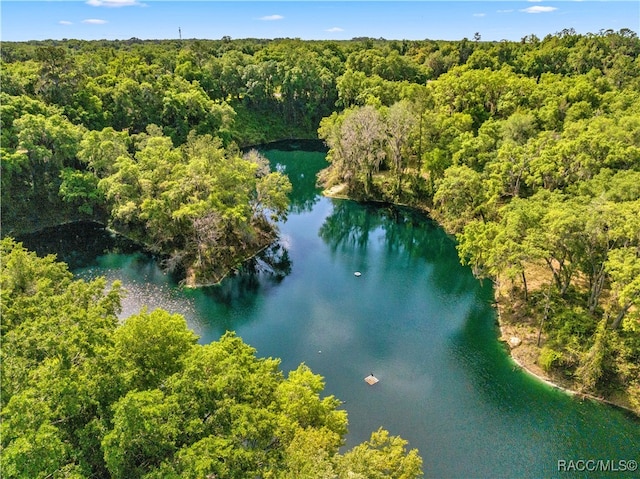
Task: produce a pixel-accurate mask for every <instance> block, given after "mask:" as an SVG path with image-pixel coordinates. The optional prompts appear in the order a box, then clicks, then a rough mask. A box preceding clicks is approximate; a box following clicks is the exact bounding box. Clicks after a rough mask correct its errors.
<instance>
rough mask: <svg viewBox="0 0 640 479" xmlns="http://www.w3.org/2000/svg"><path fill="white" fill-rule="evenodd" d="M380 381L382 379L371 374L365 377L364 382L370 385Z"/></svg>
mask: <svg viewBox="0 0 640 479" xmlns="http://www.w3.org/2000/svg"><path fill="white" fill-rule="evenodd" d="M378 381H380V380H379V379H378V378H377V377H375V376H374V375H373V374H369V375H368V376H367V377H366V378H364V382H366V383H367V384H368V385H369V386H373V385H374V384H375V383H377V382H378Z"/></svg>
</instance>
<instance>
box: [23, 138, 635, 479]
mask: <svg viewBox="0 0 640 479" xmlns="http://www.w3.org/2000/svg"><path fill="white" fill-rule="evenodd" d="M309 146H310V145H309V144H307V143H299V144H288V145H286V146H285V145H283V144H276V145H271V146H270V147H269V148H270V149H267V150H265V151H264V153H265V154H266V155H267V156H268V157H269V159H270V160H271V162H272V165H273V167H275V168H278V169H279V170H280V171H282V172H284V173H286V174H288V175H289V177H290V179H291V181H292V183H293V185H294V190H293V193H292V207H291V213H290V214H289V218H288V220H287V221H286V222H285V223H283V224H282V225H281V226H280V230H281V242H280V244H281V246H282V247H283V248H285V249H286V251H287V254H288V258H289V260H290V264H289V268H287V269H286V270H285V271H284V272H280V274H273V272H270V271H265V270H264V268H260V266H261V264H262V262H261V261H260V260H258V261H257V262H256V263H255V264H254V265H253V267H252V268H248V269H247V271H245V272H243V273H240V274H237V275H236V276H234V277H230V278H227V279H226V280H225V281H224V282H223V283H222V284H221V285H219V286H214V287H208V288H201V289H197V290H190V289H185V288H182V287H180V286H179V285H178V284H177V283H176V281H175V279H174V278H172V277H170V276H168V275H166V274H164V273H163V272H162V271H161V270H160V268H159V266H158V263H157V261H156V259H155V258H153V257H150V256H148V255H145V254H143V253H141V252H139V251H137V250H136V248H135V247H133V246H132V245H130V244H127V243H126V241H123V240H121V239H119V238H117V237H115V236H113V235H110V234H108V233H106V232H105V231H104V230H103V229H101V228H99V227H97V226H95V225H74V226H70V227H67V228H59V229H58V230H57V231H55V232H49V233H47V234H46V239H47V242H46V243H43V242H41V241H40V242H38V241H36V238H34V237H32V238H25V239H24V241H25V245H26V246H31V247H33V248H35V249H36V250H38V251H39V252H42V253H45V252H51V251H57V252H58V253H59V255H60V259H63V260H65V261H68V262H69V263H70V264H71V266H72V269H73V270H74V272H75V273H76V274H77V275H79V276H82V277H85V278H92V277H95V276H100V275H101V276H106V277H108V278H109V279H120V280H121V281H122V282H123V283H124V286H125V288H126V289H127V291H128V296H127V298H126V299H125V301H124V311H123V316H128V315H130V314H132V313H135V312H137V311H138V310H139V309H140V308H141V307H143V306H147V307H148V308H150V309H153V308H156V307H162V308H165V309H167V310H169V311H171V312H178V313H181V314H183V315H184V316H185V317H186V318H187V321H188V323H189V325H190V327H192V328H193V329H194V330H195V331H196V332H197V334H198V335H199V336H200V342H202V343H207V342H210V341H213V340H216V339H217V338H218V337H219V336H220V335H221V334H222V333H223V332H224V331H226V330H234V331H236V332H237V333H238V335H239V336H241V337H242V338H243V340H244V341H245V342H247V343H249V344H250V345H252V346H253V347H255V348H256V349H257V351H258V355H260V356H272V357H279V358H281V359H282V369H283V370H284V371H285V372H286V371H289V370H291V369H294V368H295V367H296V366H297V365H298V364H300V363H301V362H304V363H306V364H307V365H309V366H310V367H311V368H312V369H313V371H314V372H316V373H318V374H321V375H322V376H324V378H325V381H326V388H325V392H326V393H327V394H334V395H335V396H337V397H338V398H339V399H341V400H342V401H344V404H343V407H344V408H345V409H346V410H347V412H348V414H349V431H350V432H349V436H348V437H347V446H351V445H353V444H355V443H358V442H361V441H363V440H366V439H368V437H369V435H370V433H371V431H374V430H376V429H378V428H379V427H384V428H386V429H388V430H389V431H390V432H391V433H393V434H398V435H401V436H402V437H403V438H405V439H407V440H408V441H409V443H410V446H411V447H415V448H418V449H419V451H420V454H421V455H422V457H423V459H424V471H425V476H426V477H437V478H474V477H479V478H499V477H508V478H529V477H530V478H540V477H620V478H622V477H639V476H638V471H624V470H621V469H624V468H628V469H631V468H632V466H633V462H632V461H638V460H639V459H640V457H639V456H640V452H639V451H640V421H638V420H637V419H636V418H633V417H632V416H630V415H628V414H625V413H623V412H621V411H620V410H617V409H615V408H612V407H608V406H604V405H602V404H599V403H595V402H592V401H579V400H576V399H572V398H570V397H569V396H567V395H566V394H564V393H562V392H559V391H557V390H555V389H553V388H551V387H549V386H547V385H545V384H543V383H541V382H539V381H537V380H536V379H534V378H532V377H530V376H528V375H527V374H525V373H523V372H522V371H520V370H518V369H517V368H516V367H515V366H514V364H513V362H512V361H511V360H510V358H509V356H508V354H507V352H506V351H505V348H504V346H503V345H501V344H500V343H499V342H498V341H497V332H496V324H495V311H494V310H493V308H492V290H491V284H490V283H489V282H484V284H482V283H480V282H479V281H477V280H476V279H475V278H474V277H473V276H472V274H471V272H470V270H469V269H468V268H465V267H462V266H460V264H459V261H458V258H457V255H456V250H455V245H454V242H453V241H452V239H451V238H449V237H447V235H445V234H444V232H443V231H442V230H441V229H440V228H439V227H438V226H437V225H435V224H434V223H432V222H431V221H430V220H429V219H428V218H426V217H425V216H423V215H421V214H418V213H415V212H412V211H410V210H406V209H402V208H392V207H380V206H374V205H362V204H358V203H355V202H352V201H346V200H333V199H327V198H323V197H321V196H320V195H319V191H318V189H317V188H316V186H315V175H316V173H317V171H318V170H319V169H321V168H323V167H324V166H325V160H324V153H323V152H322V151H309ZM39 239H40V240H42V235H40V238H39ZM356 271H359V272H361V276H359V277H357V276H355V275H354V272H356ZM370 373H373V374H374V375H375V376H377V377H378V378H379V379H380V382H379V383H378V384H376V385H375V386H369V385H367V384H366V383H365V382H364V381H363V378H364V377H365V376H367V375H368V374H370ZM598 460H600V461H605V463H604V464H602V465H600V466H597V465H596V463H595V462H585V463H580V462H575V463H571V462H570V461H598ZM559 461H565V462H564V464H565V466H564V468H565V469H571V467H572V464H573V465H574V466H576V468H577V469H583V471H573V472H572V471H570V470H566V471H562V470H560V471H559V470H558V464H559ZM606 461H609V462H606ZM621 461H622V462H621ZM560 464H561V468H562V464H563V463H562V462H561V463H560ZM629 466H631V467H629ZM607 467H608V468H609V469H613V471H609V472H589V471H587V470H586V469H587V468H590V469H594V468H599V469H603V468H604V469H606V468H607Z"/></svg>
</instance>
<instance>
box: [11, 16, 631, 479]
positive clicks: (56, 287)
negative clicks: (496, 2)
mask: <svg viewBox="0 0 640 479" xmlns="http://www.w3.org/2000/svg"><path fill="white" fill-rule="evenodd" d="M0 66H1V69H0V73H1V77H0V81H1V84H2V92H1V93H0V109H1V111H0V113H1V115H0V120H1V127H2V128H1V135H2V136H1V147H2V185H1V186H2V192H1V194H2V235H3V236H15V235H17V234H20V233H23V232H26V231H33V230H37V229H40V228H42V227H44V226H49V225H52V224H58V223H62V222H66V221H74V220H77V219H87V218H90V219H93V220H97V221H99V222H102V223H103V224H107V225H109V226H110V227H111V228H113V229H115V230H117V231H119V232H121V233H123V234H125V235H127V236H129V237H131V238H133V239H135V240H136V241H138V242H140V243H141V244H144V245H145V246H146V248H148V249H149V250H150V251H153V252H156V253H158V254H159V255H161V256H162V258H163V263H164V265H165V266H166V268H168V269H170V270H174V271H178V272H179V273H180V274H181V275H182V276H183V277H184V278H185V281H186V282H187V283H188V284H191V285H197V284H205V283H211V282H216V281H218V280H220V278H222V277H223V276H224V275H225V274H227V272H228V271H230V270H231V269H233V268H234V267H236V266H237V265H238V264H240V263H241V262H242V261H243V260H245V259H246V258H247V257H249V256H251V255H252V254H254V253H255V252H256V251H258V250H260V249H262V248H264V247H266V246H267V245H269V244H270V243H271V242H272V241H273V240H274V239H275V238H276V236H277V228H276V222H277V220H280V219H283V218H284V217H286V212H287V207H288V200H287V194H288V192H289V190H290V184H289V182H288V180H287V178H286V177H284V176H283V175H281V174H280V173H278V172H272V171H270V169H269V165H268V162H267V161H266V160H265V159H264V158H262V157H261V156H260V155H259V154H258V153H257V152H256V151H254V150H251V149H250V148H249V147H251V146H252V145H257V144H260V143H264V142H267V141H271V140H276V139H284V138H320V139H322V140H324V141H325V143H326V145H327V147H328V148H329V151H328V160H329V162H330V166H329V168H327V169H326V170H325V171H323V172H322V173H321V175H320V177H319V181H320V182H321V183H322V184H323V185H324V186H325V187H327V189H329V190H330V191H331V192H332V193H333V194H342V195H346V196H349V197H352V198H356V199H361V200H375V201H384V202H393V203H401V204H408V205H411V206H414V207H418V208H424V209H427V210H428V211H429V212H430V214H431V215H432V216H433V217H434V218H435V219H437V220H438V221H439V222H440V223H441V224H442V225H443V227H444V228H445V229H446V230H447V231H448V232H450V233H451V234H452V235H455V236H456V238H457V241H458V250H459V253H460V258H461V261H462V262H463V263H465V264H469V265H470V266H471V268H472V269H473V271H474V273H475V274H476V275H477V276H479V277H482V278H489V279H491V280H492V281H494V282H495V284H496V294H497V299H498V304H499V306H500V311H501V316H502V321H503V322H504V323H509V324H510V325H512V326H514V327H515V328H517V331H519V332H521V336H522V339H523V341H524V342H525V343H528V344H529V345H531V346H532V347H534V351H535V355H536V360H537V363H538V364H539V366H540V367H541V368H542V369H544V370H545V371H547V373H548V374H550V375H552V376H554V377H555V378H558V379H559V380H560V379H561V380H564V381H566V382H567V384H569V385H570V386H571V387H572V388H575V389H578V390H581V391H583V392H586V393H590V394H594V395H598V396H604V397H608V398H612V399H615V400H616V401H617V402H619V403H621V404H624V405H626V406H628V407H631V408H633V409H635V410H636V411H640V380H639V379H638V378H640V186H639V185H640V113H638V112H640V40H639V39H638V37H637V35H636V34H635V33H634V32H633V31H631V30H628V29H622V30H619V31H617V32H616V31H612V30H606V31H601V32H598V33H593V34H587V35H582V34H577V33H575V32H574V31H572V30H563V31H562V32H558V33H557V34H555V35H549V36H547V37H545V38H544V39H539V38H537V37H535V36H534V35H531V36H527V37H524V38H522V40H521V41H520V42H510V41H502V42H483V41H481V38H480V36H479V35H476V36H475V37H474V39H473V40H468V39H463V40H461V41H455V42H454V41H434V40H424V41H388V40H384V39H371V38H359V39H353V40H351V41H341V42H337V41H301V40H297V39H277V40H257V39H245V40H232V39H230V38H223V39H221V40H215V41H214V40H184V41H178V40H171V41H169V40H167V41H141V40H138V39H135V38H133V39H130V40H127V41H80V40H65V41H47V42H25V43H7V42H5V43H3V47H2V51H1V65H0ZM2 254H3V265H2V268H3V269H2V274H3V276H2V313H3V320H2V341H3V348H2V356H3V361H2V368H3V370H2V383H3V384H2V389H3V394H2V415H3V428H4V431H3V434H2V447H3V450H4V451H5V452H3V462H4V465H3V473H4V474H6V475H7V477H21V471H27V470H28V471H29V473H28V474H27V475H26V476H28V477H40V476H41V477H45V476H47V475H48V474H50V473H51V472H52V471H59V472H58V474H59V475H60V476H61V477H63V476H64V475H65V474H66V475H67V476H69V477H83V476H96V477H98V476H105V475H111V476H113V477H142V476H145V477H200V476H202V475H205V474H217V475H218V477H247V475H260V476H261V477H318V473H317V471H319V470H322V471H326V474H324V476H322V477H335V476H338V477H414V476H416V475H418V474H419V472H416V471H419V468H420V465H419V462H420V461H419V458H418V457H417V455H416V453H415V452H412V451H411V452H407V451H406V449H405V446H406V445H405V443H404V442H402V440H400V439H399V438H392V437H389V436H388V435H387V434H386V433H385V432H383V431H379V432H378V433H375V434H374V435H373V436H372V439H371V441H370V442H368V443H366V444H363V445H362V446H358V447H356V448H355V449H353V450H352V451H350V452H347V453H344V454H339V453H338V447H339V445H340V444H341V441H342V437H343V436H344V432H345V428H346V422H345V418H344V417H343V416H342V413H340V412H339V411H338V410H337V409H336V407H337V403H336V402H335V400H334V399H333V398H328V399H327V398H325V399H320V398H319V396H318V394H319V393H320V391H321V389H322V381H321V380H320V378H318V377H317V376H314V375H313V374H312V373H311V372H310V371H308V370H306V369H305V368H304V367H302V368H301V369H299V370H298V371H296V372H294V373H292V374H291V375H290V376H289V377H288V378H286V379H285V378H283V377H282V376H281V373H279V372H278V371H277V363H275V362H271V361H270V360H261V359H257V358H255V356H254V354H253V350H251V348H249V347H248V346H246V345H243V344H242V342H241V341H240V340H239V339H238V338H235V337H233V336H232V335H228V336H225V337H223V338H222V339H221V341H220V342H219V343H215V344H212V345H210V346H206V347H201V346H196V345H195V344H194V341H195V338H194V337H193V335H192V334H191V333H190V332H189V331H187V330H186V328H185V326H184V324H183V320H182V319H180V318H176V317H171V316H170V315H166V314H164V313H162V312H152V313H148V312H141V313H140V314H139V315H138V316H134V317H132V318H129V319H128V320H127V321H125V323H124V324H123V325H121V326H117V321H116V320H115V314H116V312H117V305H118V291H117V285H114V286H112V287H111V290H109V291H110V292H107V293H104V292H103V290H104V286H105V285H104V284H103V283H100V282H97V283H91V284H85V283H83V282H77V281H73V280H72V279H71V277H70V275H69V273H68V272H67V271H66V270H65V269H64V267H63V266H61V265H59V264H56V263H54V262H53V260H52V259H50V258H49V259H45V260H38V259H36V258H35V257H33V256H32V255H31V254H30V253H28V252H26V251H24V250H23V249H22V248H21V247H20V246H19V245H16V244H15V243H13V242H11V241H10V240H6V241H5V242H4V243H3V251H2ZM64 321H67V322H68V323H69V324H67V325H63V326H64V327H66V328H69V329H68V331H69V332H68V333H67V334H58V330H59V329H60V328H61V327H63V326H61V322H64ZM161 324H162V326H161ZM162 328H168V329H166V331H165V330H163V329H162ZM156 330H157V331H164V332H163V333H162V335H161V336H160V337H159V339H162V341H160V342H159V343H158V344H161V345H162V346H161V347H159V349H157V350H156V349H154V350H153V351H151V350H148V348H150V345H149V344H147V343H144V344H143V342H136V340H135V337H136V336H138V335H144V334H152V335H153V334H157V333H155V332H154V331H156ZM134 331H136V332H135V333H134ZM154 337H155V336H154ZM163 341H168V342H163ZM523 347H524V345H523ZM145 348H146V349H145ZM232 351H237V352H232ZM236 354H237V358H236V359H233V358H234V357H235V355H236ZM159 356H160V357H159ZM187 358H188V359H187ZM219 363H220V364H225V365H228V368H227V366H225V367H224V368H222V369H220V366H219V365H218V364H219ZM203 371H210V374H209V375H207V376H206V377H203V376H202V374H203ZM199 375H200V376H199ZM249 378H252V379H249ZM76 384H77V388H78V391H79V393H78V394H83V395H84V396H82V400H80V399H77V398H75V396H74V395H75V394H76V393H75V388H76V386H75V385H76ZM72 390H73V391H74V392H73V394H72V392H71V391H72ZM201 395H209V397H210V398H211V401H212V403H211V404H208V403H206V402H205V404H199V403H198V402H196V401H195V399H194V398H195V397H196V396H197V397H200V396H201ZM285 396H286V397H287V398H289V399H287V400H284V399H283V397H285ZM79 397H80V396H79ZM291 398H293V399H291ZM185 405H189V406H188V407H186V406H185ZM217 411H219V412H217ZM231 417H234V418H235V417H239V418H241V420H239V422H236V421H232V420H231V419H230V418H231ZM297 451H300V452H297ZM375 455H379V456H375ZM374 456H375V457H379V459H376V460H371V461H369V460H368V459H367V458H368V457H374ZM34 458H37V459H38V460H34ZM21 461H22V462H21ZM388 461H397V462H394V463H393V466H390V465H389V463H388ZM372 464H373V465H372ZM374 465H378V466H379V467H380V468H379V469H376V470H375V471H373V470H367V469H363V468H366V467H369V466H371V467H377V466H374ZM396 466H397V467H396ZM391 467H393V470H394V471H398V474H397V475H395V476H393V475H391V474H392V473H391V472H389V471H390V470H392V469H390V468H391ZM26 468H33V469H26ZM312 469H313V471H314V472H313V474H312V473H311V472H310V471H311V470H312ZM403 474H404V475H403ZM26 476H25V475H24V474H22V477H26ZM212 477H213V476H212Z"/></svg>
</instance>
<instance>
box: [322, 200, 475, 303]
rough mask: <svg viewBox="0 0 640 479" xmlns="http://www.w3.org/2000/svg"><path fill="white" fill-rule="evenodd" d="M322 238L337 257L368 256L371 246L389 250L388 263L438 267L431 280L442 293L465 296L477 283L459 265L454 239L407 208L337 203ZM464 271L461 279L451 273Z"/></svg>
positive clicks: (323, 230) (434, 269)
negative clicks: (463, 294) (338, 254)
mask: <svg viewBox="0 0 640 479" xmlns="http://www.w3.org/2000/svg"><path fill="white" fill-rule="evenodd" d="M319 235H320V237H321V238H322V240H323V241H324V242H325V243H326V244H327V245H328V246H329V248H330V250H331V252H332V254H334V255H335V254H336V253H338V252H349V254H355V255H357V256H360V257H363V256H365V255H366V253H367V248H369V247H370V245H371V244H372V241H378V242H380V243H381V246H382V247H383V248H384V250H385V256H384V258H385V261H388V262H390V263H393V262H396V261H398V262H403V263H407V264H409V263H415V262H418V264H421V265H422V264H424V263H426V265H427V266H428V267H432V268H433V274H432V281H433V283H434V284H435V285H436V286H438V288H439V290H440V291H441V292H442V293H446V294H447V295H450V294H462V293H465V292H467V291H469V290H470V289H473V288H476V287H477V280H475V278H473V276H472V275H471V274H470V273H469V272H468V271H466V270H462V268H461V267H460V264H459V259H458V255H457V253H456V250H455V248H452V247H451V238H449V237H448V236H447V234H446V233H445V232H444V231H443V230H442V229H441V228H439V227H438V226H437V224H436V223H435V222H433V221H432V220H431V219H429V218H428V217H427V216H426V215H424V214H423V213H420V212H418V211H414V210H410V209H408V208H403V207H397V206H393V205H388V206H385V207H382V206H380V205H379V204H361V203H357V202H354V201H348V200H333V211H332V213H331V214H330V215H329V216H328V217H327V218H326V220H325V222H324V223H323V225H322V226H321V228H320V231H319ZM457 270H461V273H460V274H451V272H452V271H457Z"/></svg>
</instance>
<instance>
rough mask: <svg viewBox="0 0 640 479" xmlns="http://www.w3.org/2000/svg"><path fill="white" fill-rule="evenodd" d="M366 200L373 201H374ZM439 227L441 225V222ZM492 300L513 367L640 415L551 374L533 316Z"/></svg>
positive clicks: (336, 192) (499, 298)
mask: <svg viewBox="0 0 640 479" xmlns="http://www.w3.org/2000/svg"><path fill="white" fill-rule="evenodd" d="M347 191H348V188H347V185H346V184H345V183H341V184H337V185H333V186H331V187H329V188H327V189H324V190H322V193H321V194H322V195H323V196H325V197H327V198H335V199H342V200H351V199H353V198H351V197H350V196H349V195H348V193H347ZM369 201H374V202H376V200H369ZM377 202H380V203H385V204H391V205H394V206H401V207H409V208H414V209H416V210H417V211H421V212H423V213H425V214H426V215H428V216H429V217H430V218H434V211H433V209H432V208H430V207H428V206H426V205H421V206H420V205H415V204H413V205H407V204H404V203H393V202H389V201H385V200H380V201H377ZM434 219H435V218H434ZM436 221H437V220H436ZM439 224H440V223H439ZM440 226H441V227H442V225H441V224H440ZM494 301H495V302H494V307H495V310H496V320H497V331H496V333H498V334H496V341H498V342H500V343H502V344H503V345H504V347H505V349H506V351H507V354H508V356H509V358H510V360H511V361H513V362H514V364H515V365H516V367H518V368H520V369H521V370H523V371H524V372H525V373H527V374H529V375H531V376H533V377H534V378H536V379H537V380H539V381H541V382H543V383H545V384H547V385H549V386H551V387H553V388H554V389H558V390H560V391H563V392H565V393H566V394H568V395H570V396H572V397H575V398H576V399H577V400H579V399H591V400H594V401H598V402H600V403H603V404H607V405H610V406H614V407H616V408H619V409H622V410H624V411H626V412H628V413H631V414H633V415H634V416H635V417H637V418H640V408H634V407H633V406H632V405H631V403H630V402H629V399H628V397H627V396H625V395H618V396H615V397H603V396H599V395H594V394H590V393H589V392H585V391H581V390H580V385H579V384H576V382H575V381H571V380H569V379H567V378H566V377H563V375H562V372H558V371H557V372H556V374H550V372H549V371H545V370H544V369H543V368H542V367H541V366H540V364H539V363H538V358H539V356H540V352H541V350H542V348H541V346H539V345H537V344H536V341H537V338H538V334H539V333H538V332H537V331H536V328H535V326H534V325H533V323H535V322H536V321H535V319H536V318H527V320H526V321H522V319H520V320H515V319H513V318H514V316H516V315H514V314H513V312H512V310H513V308H514V306H513V304H510V303H509V299H508V297H507V295H505V294H504V293H503V292H502V291H501V290H500V289H499V288H497V287H495V285H494Z"/></svg>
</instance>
